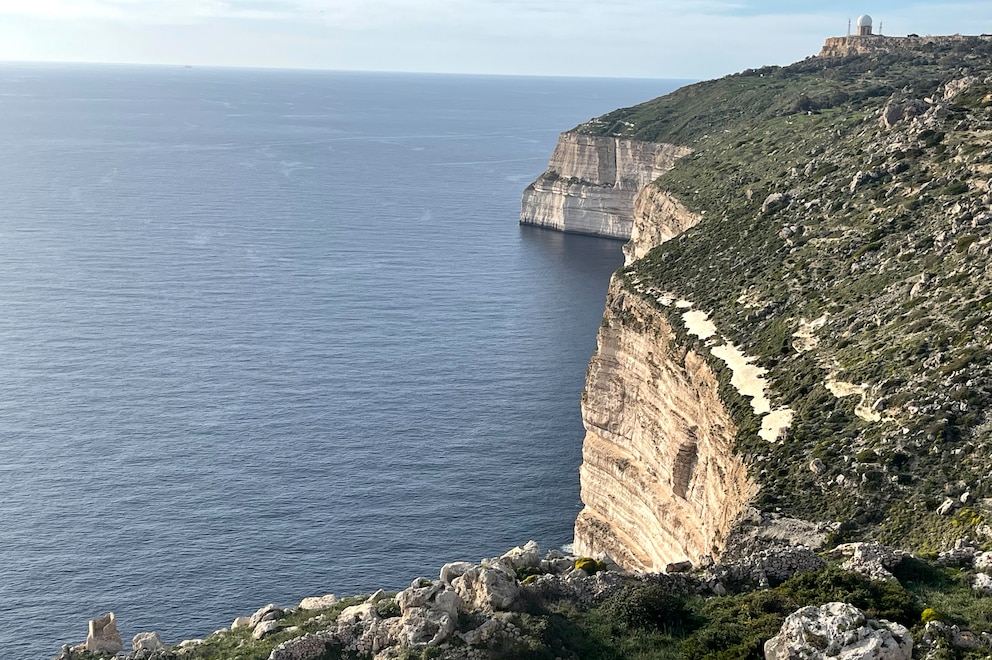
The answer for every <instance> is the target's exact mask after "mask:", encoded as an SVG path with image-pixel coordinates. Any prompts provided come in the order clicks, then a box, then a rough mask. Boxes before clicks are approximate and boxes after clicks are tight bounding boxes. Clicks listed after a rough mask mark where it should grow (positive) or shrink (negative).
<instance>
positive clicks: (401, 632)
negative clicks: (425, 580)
mask: <svg viewBox="0 0 992 660" xmlns="http://www.w3.org/2000/svg"><path fill="white" fill-rule="evenodd" d="M396 602H397V603H398V604H399V606H400V612H401V615H400V620H399V627H398V629H396V630H395V636H396V637H397V638H398V641H399V643H400V645H401V646H407V647H422V646H436V645H438V644H440V643H441V642H443V641H444V640H445V639H447V638H448V637H449V636H450V635H451V633H453V632H454V631H455V628H456V627H457V624H458V606H459V605H460V604H461V599H460V598H459V596H458V594H457V593H456V592H455V590H454V589H452V588H451V586H449V585H447V584H444V583H439V584H435V585H431V586H426V587H411V588H409V589H406V590H404V591H401V592H400V593H398V594H396Z"/></svg>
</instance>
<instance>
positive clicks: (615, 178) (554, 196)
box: [520, 132, 690, 239]
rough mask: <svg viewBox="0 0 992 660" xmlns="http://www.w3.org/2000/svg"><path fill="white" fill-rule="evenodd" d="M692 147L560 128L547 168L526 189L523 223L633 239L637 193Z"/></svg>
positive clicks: (566, 230) (522, 206)
mask: <svg viewBox="0 0 992 660" xmlns="http://www.w3.org/2000/svg"><path fill="white" fill-rule="evenodd" d="M689 151H690V150H689V149H688V148H686V147H680V146H676V145H672V144H663V143H655V142H644V141H641V140H627V139H623V138H616V137H607V136H595V135H584V134H581V133H575V132H566V133H562V134H561V136H560V137H559V138H558V145H557V147H555V151H554V154H553V155H552V156H551V161H550V162H549V163H548V169H547V171H546V172H545V173H544V174H542V175H541V176H540V177H538V178H537V180H536V181H534V183H532V184H531V185H529V186H528V187H527V189H526V190H525V191H524V194H523V199H522V201H521V208H520V223H521V224H526V225H537V226H539V227H547V228H549V229H557V230H559V231H565V232H574V233H578V234H594V235H598V236H607V237H610V238H621V239H627V238H630V235H631V230H632V225H633V220H632V219H633V215H634V198H635V196H636V195H637V193H638V192H640V190H641V189H642V188H644V187H645V186H646V185H647V184H649V183H651V182H652V181H654V180H655V179H657V178H658V177H659V176H661V175H662V174H664V173H665V172H667V171H668V170H669V169H671V167H672V165H673V164H674V162H675V160H676V159H678V158H679V157H681V156H684V155H685V154H687V153H689Z"/></svg>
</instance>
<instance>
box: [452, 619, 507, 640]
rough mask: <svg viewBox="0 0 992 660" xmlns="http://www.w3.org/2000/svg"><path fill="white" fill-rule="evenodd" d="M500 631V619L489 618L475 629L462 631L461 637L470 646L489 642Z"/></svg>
mask: <svg viewBox="0 0 992 660" xmlns="http://www.w3.org/2000/svg"><path fill="white" fill-rule="evenodd" d="M499 631H500V625H499V621H497V620H496V619H488V620H486V621H485V622H484V623H483V624H482V625H481V626H479V627H478V628H476V629H475V630H469V631H468V632H466V633H462V634H461V635H459V637H461V638H462V639H463V640H464V641H465V643H466V644H468V645H469V646H477V645H479V644H485V643H486V642H488V641H489V640H490V639H492V638H493V637H494V636H495V635H496V634H497V633H499Z"/></svg>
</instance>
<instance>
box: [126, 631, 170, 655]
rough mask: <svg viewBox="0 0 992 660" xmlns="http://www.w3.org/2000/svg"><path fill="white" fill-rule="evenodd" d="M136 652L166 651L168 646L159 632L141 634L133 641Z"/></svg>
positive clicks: (132, 646) (132, 644)
mask: <svg viewBox="0 0 992 660" xmlns="http://www.w3.org/2000/svg"><path fill="white" fill-rule="evenodd" d="M131 648H132V649H133V650H135V651H164V650H165V648H166V646H165V642H163V641H162V638H161V637H159V636H158V633H157V632H141V633H138V634H137V635H135V636H134V637H133V638H132V639H131Z"/></svg>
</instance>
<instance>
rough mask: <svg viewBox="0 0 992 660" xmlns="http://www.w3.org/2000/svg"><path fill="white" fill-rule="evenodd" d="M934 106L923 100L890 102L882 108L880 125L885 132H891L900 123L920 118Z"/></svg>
mask: <svg viewBox="0 0 992 660" xmlns="http://www.w3.org/2000/svg"><path fill="white" fill-rule="evenodd" d="M931 105H932V104H930V103H927V102H926V101H924V100H922V99H911V100H909V101H901V102H897V101H889V102H888V103H886V104H885V107H884V108H882V118H881V119H880V120H879V124H880V125H881V127H882V128H884V129H885V130H889V129H890V128H892V127H893V126H895V125H896V124H898V123H899V122H900V121H903V120H905V119H912V118H913V117H918V116H919V115H922V114H923V113H924V112H926V111H927V110H929V109H930V106H931Z"/></svg>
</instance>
